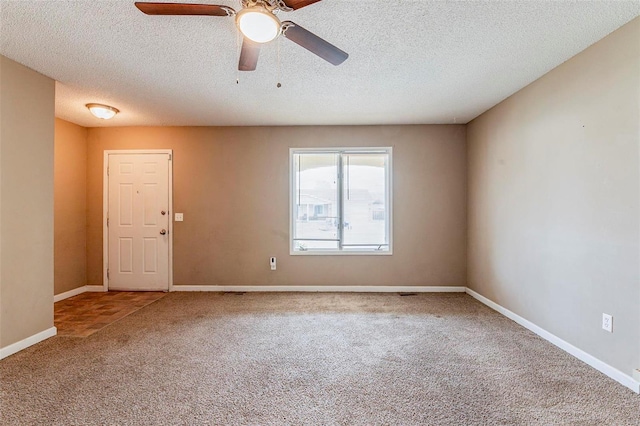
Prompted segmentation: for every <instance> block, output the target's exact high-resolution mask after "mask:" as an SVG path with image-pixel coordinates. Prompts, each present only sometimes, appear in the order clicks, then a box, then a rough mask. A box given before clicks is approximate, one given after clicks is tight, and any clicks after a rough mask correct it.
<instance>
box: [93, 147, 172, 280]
mask: <svg viewBox="0 0 640 426" xmlns="http://www.w3.org/2000/svg"><path fill="white" fill-rule="evenodd" d="M122 154H133V155H135V154H168V155H169V212H168V214H169V265H168V274H169V277H168V278H169V291H173V214H174V213H173V150H171V149H131V150H105V151H104V166H103V170H102V183H103V186H102V283H103V285H102V287H103V291H109V277H108V275H107V271H108V268H109V228H108V227H107V217H108V213H109V176H108V174H107V169H108V167H109V156H110V155H122Z"/></svg>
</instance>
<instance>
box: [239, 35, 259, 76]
mask: <svg viewBox="0 0 640 426" xmlns="http://www.w3.org/2000/svg"><path fill="white" fill-rule="evenodd" d="M259 55H260V43H254V42H252V41H250V40H247V39H246V38H245V39H244V40H243V41H242V50H241V51H240V61H239V62H238V69H239V70H240V71H254V70H255V69H256V65H258V56H259Z"/></svg>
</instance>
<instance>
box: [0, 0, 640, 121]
mask: <svg viewBox="0 0 640 426" xmlns="http://www.w3.org/2000/svg"><path fill="white" fill-rule="evenodd" d="M156 1H158V0H156ZM178 1H179V0H178ZM183 1H185V2H190V3H197V2H198V0H183ZM133 3H134V2H133V0H131V1H122V0H117V1H103V0H84V1H53V0H49V1H36V0H26V1H25V0H20V1H11V0H0V8H1V10H0V14H1V21H0V24H1V26H0V42H1V43H0V47H1V48H0V53H1V54H2V55H4V56H7V57H9V58H11V59H13V60H15V61H17V62H20V63H22V64H25V65H26V66H28V67H30V68H32V69H34V70H36V71H39V72H40V73H42V74H45V75H47V76H49V77H51V78H53V79H55V80H56V81H57V84H56V116H58V117H60V118H63V119H65V120H69V121H72V122H74V123H77V124H80V125H83V126H87V127H96V126H105V125H108V126H139V125H179V126H236V125H243V126H245V125H249V126H252V125H311V124H429V123H466V122H468V121H469V120H471V119H473V118H474V117H476V116H478V115H479V114H480V113H482V112H484V111H486V110H487V109H489V108H490V107H492V106H493V105H495V104H497V103H498V102H500V101H501V100H503V99H505V98H506V97H508V96H509V95H511V94H512V93H514V92H516V91H518V90H519V89H521V88H522V87H524V86H526V85H527V84H529V83H531V82H532V81H534V80H536V79H537V78H539V77H540V76H542V75H543V74H545V73H546V72H548V71H549V70H551V69H553V68H554V67H556V66H558V65H559V64H561V63H562V62H564V61H566V60H567V59H569V58H570V57H572V56H573V55H575V54H577V53H578V52H580V51H582V50H584V49H585V48H586V47H588V46H590V45H591V44H593V43H594V42H596V41H598V40H600V39H601V38H603V37H604V36H606V35H607V34H609V33H611V32H612V31H614V30H615V29H617V28H619V27H620V26H622V25H623V24H625V23H626V22H628V21H630V20H631V19H633V18H634V17H636V16H638V15H640V2H639V1H542V0H538V1H444V0H442V1H417V0H416V1H396V0H385V1H380V0H368V1H342V0H324V1H322V2H320V3H316V4H313V5H311V6H308V7H306V8H303V9H299V10H297V11H295V12H290V13H286V14H285V13H282V14H281V19H282V20H291V21H294V22H296V23H298V24H300V25H302V26H303V27H305V28H307V29H308V30H310V31H312V32H314V33H316V34H317V35H319V36H320V37H323V38H325V39H326V40H328V41H329V42H331V43H333V44H335V45H337V46H338V47H339V48H341V49H342V50H345V51H346V52H348V53H349V55H350V56H349V59H347V61H346V62H345V63H344V64H342V65H340V66H337V67H334V66H333V65H331V64H329V63H327V62H324V61H323V60H321V59H319V58H318V57H316V56H314V55H313V54H311V53H309V52H308V51H306V50H304V49H303V48H301V47H300V46H298V45H296V44H294V43H292V42H291V41H290V40H287V39H283V38H280V39H279V41H276V42H273V43H271V44H270V45H267V46H264V47H263V49H262V52H261V54H260V60H259V63H258V69H257V70H256V71H254V72H243V73H238V71H237V62H238V49H237V32H236V29H235V23H234V20H233V18H221V17H194V16H183V17H181V16H147V15H144V14H142V13H141V12H140V11H138V9H136V8H135V6H134V4H133ZM208 3H216V4H222V5H228V6H232V7H234V8H236V9H239V6H238V1H233V0H229V1H225V0H221V1H218V2H216V1H215V0H213V1H211V0H209V1H208ZM278 46H279V48H280V58H281V61H280V62H281V65H280V67H278V60H277V57H278ZM279 68H280V72H279V71H278V69H279ZM238 75H239V78H240V82H239V84H236V78H237V77H238ZM278 75H280V77H278ZM278 81H280V82H281V83H282V87H281V88H277V87H276V83H277V82H278ZM89 102H99V103H106V104H109V105H112V106H115V107H117V108H119V109H120V110H121V113H120V114H119V115H118V116H116V118H115V119H113V120H111V121H102V120H98V119H96V118H93V117H92V116H91V115H90V114H89V113H88V111H87V109H86V108H85V107H84V105H85V104H86V103H89Z"/></svg>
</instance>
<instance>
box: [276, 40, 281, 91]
mask: <svg viewBox="0 0 640 426" xmlns="http://www.w3.org/2000/svg"><path fill="white" fill-rule="evenodd" d="M281 38H282V37H278V40H277V43H278V65H277V69H278V78H277V80H278V84H276V87H277V88H278V89H279V88H281V87H282V84H280V39H281Z"/></svg>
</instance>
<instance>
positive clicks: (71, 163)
mask: <svg viewBox="0 0 640 426" xmlns="http://www.w3.org/2000/svg"><path fill="white" fill-rule="evenodd" d="M54 172H55V174H54V187H55V190H54V195H55V196H54V227H53V229H54V293H55V294H60V293H64V292H65V291H69V290H73V289H75V288H78V287H82V286H85V285H86V284H87V129H86V128H85V127H81V126H78V125H76V124H73V123H69V122H68V121H64V120H60V119H56V120H55V163H54Z"/></svg>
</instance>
